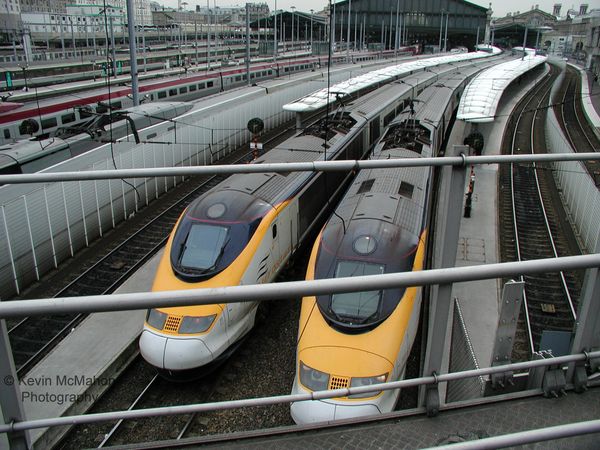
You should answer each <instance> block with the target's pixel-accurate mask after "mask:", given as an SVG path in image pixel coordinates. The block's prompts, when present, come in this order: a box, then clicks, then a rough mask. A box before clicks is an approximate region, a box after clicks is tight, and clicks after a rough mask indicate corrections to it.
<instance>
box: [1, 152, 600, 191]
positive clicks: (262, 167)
mask: <svg viewBox="0 0 600 450" xmlns="http://www.w3.org/2000/svg"><path fill="white" fill-rule="evenodd" d="M592 160H600V154H599V153H597V152H591V153H557V154H532V155H490V156H467V155H463V156H447V157H437V158H402V159H385V160H379V159H374V160H366V161H355V160H345V161H314V162H306V163H271V164H231V165H210V166H196V167H163V168H154V169H118V170H86V171H80V172H53V173H50V172H45V173H41V172H38V173H32V174H22V175H0V184H3V183H4V184H23V183H51V182H58V181H78V180H83V181H85V180H88V181H89V180H107V179H115V178H146V177H163V176H179V175H183V176H194V175H195V176H197V175H214V174H232V173H272V172H273V173H275V172H276V173H287V172H316V171H321V172H338V171H344V172H347V171H349V170H360V169H379V168H391V167H423V166H462V165H478V164H505V163H516V164H519V163H521V164H522V163H529V162H538V163H540V162H552V161H592Z"/></svg>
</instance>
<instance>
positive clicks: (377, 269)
mask: <svg viewBox="0 0 600 450" xmlns="http://www.w3.org/2000/svg"><path fill="white" fill-rule="evenodd" d="M383 273H384V266H383V265H381V264H372V263H365V262H361V261H340V262H339V263H338V265H337V268H336V272H335V277H336V278H342V277H360V276H363V275H381V274H383ZM381 297H382V291H363V292H349V293H345V294H334V295H333V296H332V297H331V305H330V308H331V312H332V313H333V314H334V315H335V316H336V318H337V319H338V320H339V321H340V322H346V323H349V324H352V323H364V322H365V321H368V320H369V318H371V317H373V316H376V315H377V313H378V312H379V306H380V303H381Z"/></svg>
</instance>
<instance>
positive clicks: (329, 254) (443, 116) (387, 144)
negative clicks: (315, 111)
mask: <svg viewBox="0 0 600 450" xmlns="http://www.w3.org/2000/svg"><path fill="white" fill-rule="evenodd" d="M486 64H489V63H484V64H479V65H478V66H475V67H469V68H466V67H465V68H462V69H461V73H460V75H459V74H458V73H456V74H447V75H446V76H445V77H440V78H439V79H438V80H437V82H436V83H435V84H433V85H431V86H429V87H428V88H426V89H425V90H424V91H423V92H422V93H421V94H420V95H419V96H418V97H417V98H415V99H413V100H412V101H411V103H410V104H409V105H408V107H407V108H406V109H405V110H404V111H403V112H402V113H401V114H400V115H398V116H397V117H396V118H395V119H394V120H392V121H391V122H390V123H389V126H388V127H387V128H386V129H385V130H384V133H383V135H382V137H381V139H380V140H379V141H378V143H377V144H376V146H375V149H374V152H373V155H372V158H375V159H393V158H398V159H400V158H424V157H431V156H437V155H438V154H439V153H440V152H441V151H443V149H444V145H445V141H446V139H447V137H448V134H449V129H450V127H449V124H450V123H451V120H452V116H453V114H454V111H455V110H456V108H457V106H458V101H459V99H460V95H461V93H462V91H463V90H464V87H465V85H466V84H467V82H468V81H469V80H470V79H471V78H472V77H473V76H474V75H475V74H476V73H477V72H478V71H479V70H481V69H483V68H484V66H485V65H486ZM433 179H434V178H433V169H432V168H430V167H410V168H388V169H369V170H362V171H360V172H359V174H358V176H357V177H356V179H355V181H354V182H353V183H352V185H351V187H350V188H349V189H348V191H347V192H346V193H345V195H344V197H343V199H342V201H341V202H340V204H339V205H338V207H337V208H336V210H335V214H334V215H332V216H331V218H330V219H329V221H328V222H327V224H326V225H325V227H324V228H323V230H322V231H321V233H320V234H319V236H318V238H317V240H316V241H315V243H314V246H313V250H312V253H311V257H310V261H309V264H308V269H307V274H306V279H307V280H314V279H326V278H341V277H352V276H363V275H378V274H384V273H396V272H406V271H414V270H422V269H423V268H424V267H425V266H426V264H427V261H426V255H427V245H428V244H427V242H428V241H427V238H428V235H429V232H430V231H429V226H430V223H431V221H430V217H431V215H432V210H433ZM421 301H422V288H421V287H409V288H402V289H385V290H379V291H365V292H355V293H344V294H333V295H319V296H309V297H305V298H304V299H303V300H302V306H301V312H300V323H299V328H298V347H297V352H296V376H295V377H294V382H293V388H292V393H293V394H306V393H311V392H314V391H323V390H329V389H340V388H352V387H359V386H369V385H375V384H380V383H384V382H389V381H396V380H398V379H401V378H402V377H403V376H404V372H405V368H406V363H407V359H408V356H409V353H410V350H411V348H412V345H413V342H414V339H415V335H416V332H417V328H418V324H419V316H420V309H421ZM398 396H399V390H386V391H376V392H370V393H364V394H352V395H349V396H347V397H341V398H331V399H323V400H314V401H302V402H295V403H293V404H292V405H291V415H292V418H293V419H294V421H295V422H296V423H299V424H304V423H312V422H323V421H331V420H338V419H346V418H352V417H360V416H368V415H375V414H380V413H384V412H389V411H392V410H393V408H394V407H395V405H396V402H397V400H398Z"/></svg>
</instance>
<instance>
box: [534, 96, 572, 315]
mask: <svg viewBox="0 0 600 450" xmlns="http://www.w3.org/2000/svg"><path fill="white" fill-rule="evenodd" d="M551 88H552V87H550V89H551ZM545 97H546V95H545V94H544V96H543V97H542V98H541V99H540V101H539V102H538V105H537V108H535V110H534V113H533V124H534V125H535V119H536V117H537V115H538V112H539V111H540V109H539V108H540V105H541V104H542V101H543V100H544V98H545ZM563 106H564V104H563ZM534 130H535V126H533V127H531V153H534V150H533V149H534V142H535V139H534ZM533 176H534V178H535V186H536V189H537V194H538V199H539V201H540V207H541V209H542V213H543V216H544V224H545V225H546V232H547V233H548V238H549V239H550V244H551V247H552V253H553V254H554V257H558V251H557V250H556V243H555V242H554V236H552V229H551V228H550V222H549V220H548V213H547V211H546V206H545V205H544V200H543V198H544V196H543V195H542V188H541V186H540V179H539V177H538V172H537V166H536V163H533ZM559 277H560V281H561V284H562V287H563V290H564V293H565V295H566V297H567V302H568V303H569V308H570V310H571V316H572V317H573V320H577V312H575V306H573V298H572V297H571V293H570V292H569V287H568V286H567V280H566V278H565V273H564V272H563V271H562V270H561V271H560V272H559ZM523 295H525V293H523Z"/></svg>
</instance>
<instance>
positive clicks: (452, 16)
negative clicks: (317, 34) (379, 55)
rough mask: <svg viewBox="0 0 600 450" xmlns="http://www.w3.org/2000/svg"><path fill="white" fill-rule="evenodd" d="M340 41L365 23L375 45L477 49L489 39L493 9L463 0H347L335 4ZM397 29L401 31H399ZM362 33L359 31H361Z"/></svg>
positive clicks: (369, 41)
mask: <svg viewBox="0 0 600 450" xmlns="http://www.w3.org/2000/svg"><path fill="white" fill-rule="evenodd" d="M330 14H333V16H334V23H335V29H336V41H338V42H340V40H341V41H342V42H343V41H345V40H346V39H347V35H348V34H350V40H351V41H352V39H353V36H354V34H355V33H354V29H355V28H359V27H360V26H361V24H362V26H363V29H364V39H365V41H366V43H367V44H368V45H369V46H370V47H371V48H373V47H374V46H376V45H377V44H379V46H382V47H383V48H384V49H391V48H394V46H395V43H396V40H397V41H398V43H399V45H410V44H416V43H418V44H422V45H423V46H424V48H425V50H426V51H427V49H430V50H432V51H436V50H438V49H439V47H440V46H441V47H442V48H444V47H445V48H446V49H447V50H450V49H451V48H454V47H459V46H464V47H467V48H469V49H471V50H472V49H473V47H474V46H475V44H476V41H477V39H478V40H479V43H482V42H485V41H487V40H488V39H489V25H490V19H491V15H492V11H491V9H487V8H484V7H482V6H478V5H475V4H473V3H469V2H466V1H462V0H426V1H422V0H352V1H349V0H344V1H339V2H336V3H334V4H333V7H332V10H331V11H330ZM348 25H350V26H349V28H350V33H348V32H347V30H348ZM396 30H397V31H396ZM357 34H358V33H357Z"/></svg>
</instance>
